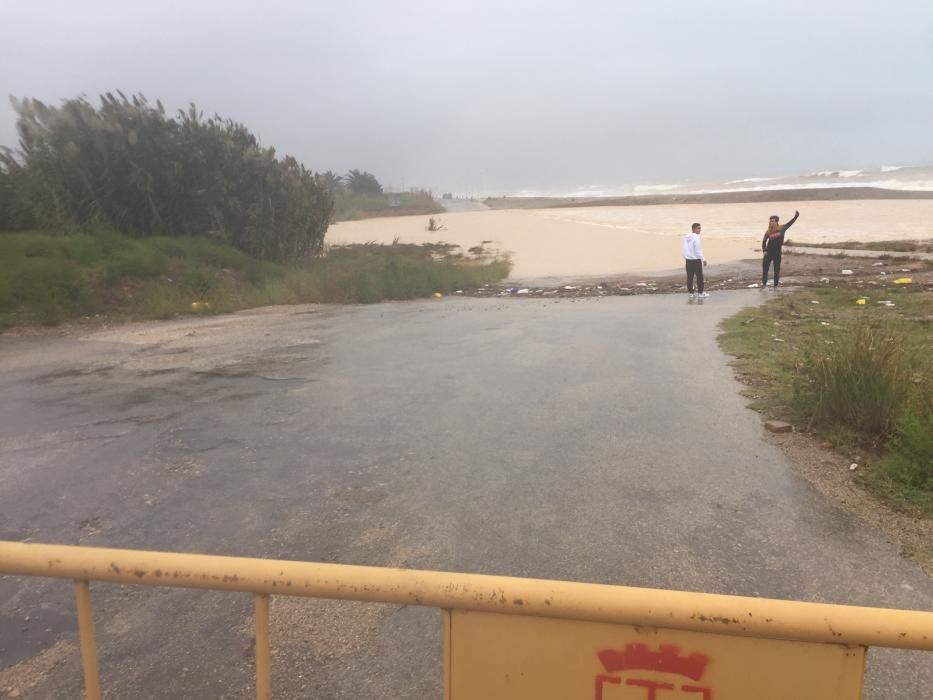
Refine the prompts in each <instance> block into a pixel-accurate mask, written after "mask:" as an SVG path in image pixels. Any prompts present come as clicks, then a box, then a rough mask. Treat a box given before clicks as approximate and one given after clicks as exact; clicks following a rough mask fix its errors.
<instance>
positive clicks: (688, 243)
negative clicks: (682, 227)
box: [684, 231, 706, 260]
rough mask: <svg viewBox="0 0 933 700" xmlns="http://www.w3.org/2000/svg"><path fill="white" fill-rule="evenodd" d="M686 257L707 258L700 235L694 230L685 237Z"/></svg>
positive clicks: (693, 258) (688, 258)
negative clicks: (704, 254) (704, 255)
mask: <svg viewBox="0 0 933 700" xmlns="http://www.w3.org/2000/svg"><path fill="white" fill-rule="evenodd" d="M684 258H685V259H686V260H705V259H706V258H704V257H703V247H702V246H701V245H700V236H699V235H698V234H696V233H694V232H693V231H691V232H690V233H688V234H687V235H686V236H685V237H684Z"/></svg>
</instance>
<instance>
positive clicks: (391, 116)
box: [0, 0, 933, 192]
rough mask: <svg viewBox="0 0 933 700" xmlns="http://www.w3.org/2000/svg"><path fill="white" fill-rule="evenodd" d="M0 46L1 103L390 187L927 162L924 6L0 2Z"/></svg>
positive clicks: (929, 18) (929, 61) (675, 177)
mask: <svg viewBox="0 0 933 700" xmlns="http://www.w3.org/2000/svg"><path fill="white" fill-rule="evenodd" d="M0 26H2V27H3V38H2V40H0V93H3V94H13V95H16V96H31V97H38V98H40V99H42V100H44V101H47V102H50V103H56V102H58V101H59V100H61V99H63V98H67V97H73V96H76V95H80V94H85V95H87V96H88V97H96V95H97V94H99V93H100V92H102V91H106V90H114V89H117V88H119V89H122V90H123V91H124V92H127V93H130V92H142V93H144V94H145V95H146V96H147V97H149V98H150V100H153V101H154V99H155V98H160V99H161V100H162V101H163V102H164V103H165V104H166V106H168V107H171V108H173V109H174V108H177V107H181V106H184V105H185V104H186V103H187V102H189V101H195V102H196V103H197V104H198V105H199V106H200V107H201V108H203V109H204V111H205V112H208V113H214V112H217V113H219V114H221V115H223V116H229V117H233V118H235V119H237V120H239V121H242V122H244V123H246V124H247V125H248V126H249V127H250V128H251V129H252V130H253V131H254V132H256V133H257V134H259V135H260V137H261V139H262V141H263V143H265V144H268V145H272V146H275V147H276V148H277V149H278V150H279V151H280V152H285V153H290V154H293V155H295V156H296V157H298V158H299V159H300V160H302V161H304V162H305V164H306V165H308V166H309V167H312V168H314V169H315V170H336V171H346V170H347V169H349V168H361V169H365V170H370V171H372V172H373V173H375V174H376V176H377V177H379V178H380V180H381V181H383V182H384V183H387V184H392V185H395V186H397V187H410V186H416V185H418V186H425V187H432V188H435V189H437V190H441V189H445V190H446V189H452V190H455V191H466V190H479V189H482V187H483V183H484V182H485V183H486V186H487V187H488V189H489V190H490V191H494V192H497V191H515V190H520V189H546V190H555V189H556V190H559V189H569V188H574V187H578V186H585V185H593V184H600V185H623V184H638V183H666V182H677V181H682V180H684V179H691V180H702V179H709V178H729V177H736V178H738V177H751V176H760V175H775V174H792V173H797V172H805V171H809V170H815V169H838V168H855V167H862V166H870V165H880V164H882V163H918V164H919V163H931V162H933V0H887V1H886V2H880V0H806V1H800V0H780V1H779V0H767V1H759V0H646V1H644V2H631V1H629V2H626V1H622V0H617V1H615V2H613V1H608V0H607V1H606V2H590V1H580V0H577V1H576V2H547V1H546V0H543V1H539V2H508V1H507V0H500V1H499V2H486V1H485V0H478V1H477V0H470V1H469V2H467V1H464V2H446V1H444V0H436V1H435V2H408V1H406V0H394V1H393V2H375V1H372V2H353V1H348V0H342V1H340V2H331V1H325V0H314V1H308V2H298V0H295V2H268V1H267V2H241V1H239V0H225V1H224V2H206V1H204V2H201V1H195V0H188V1H187V2H159V1H157V0H150V1H149V2H145V3H143V2H129V1H127V0H122V1H120V2H103V1H99V0H83V1H82V2H73V1H69V2H48V1H46V0H23V1H19V0H0ZM15 138H16V137H15V130H14V114H13V112H12V110H11V109H10V108H9V107H7V106H4V107H3V108H2V109H0V144H6V145H13V144H14V143H15Z"/></svg>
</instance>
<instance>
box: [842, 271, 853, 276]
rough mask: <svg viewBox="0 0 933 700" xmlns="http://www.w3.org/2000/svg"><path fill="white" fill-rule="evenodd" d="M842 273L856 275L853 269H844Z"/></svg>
mask: <svg viewBox="0 0 933 700" xmlns="http://www.w3.org/2000/svg"><path fill="white" fill-rule="evenodd" d="M842 274H844V275H854V274H855V273H854V272H852V270H843V271H842Z"/></svg>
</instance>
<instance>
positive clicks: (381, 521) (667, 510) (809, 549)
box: [0, 291, 933, 700]
mask: <svg viewBox="0 0 933 700" xmlns="http://www.w3.org/2000/svg"><path fill="white" fill-rule="evenodd" d="M759 298H760V295H757V294H754V293H753V292H741V291H737V292H723V293H720V294H715V295H714V296H712V297H711V298H710V299H709V300H708V301H707V303H706V304H703V305H688V304H687V303H685V299H684V297H683V296H674V295H670V296H658V297H654V296H642V297H631V298H618V297H615V298H604V299H600V298H590V299H583V300H576V301H574V300H552V301H546V300H517V299H505V300H495V299H441V300H431V301H420V302H413V303H403V304H380V305H375V306H358V307H292V308H277V309H265V310H259V311H254V312H246V313H241V314H237V315H232V316H223V317H216V318H205V319H189V320H184V321H179V322H171V323H151V324H134V325H130V326H124V327H120V328H115V329H111V330H100V331H94V332H92V333H90V334H88V335H85V336H81V337H77V336H74V335H63V336H46V337H13V336H0V396H2V397H3V399H2V401H0V538H4V539H25V538H31V539H33V540H34V541H40V542H57V543H80V544H88V545H99V546H116V547H138V548H153V549H163V548H164V549H171V550H178V551H204V552H211V553H220V554H242V555H254V556H269V557H283V558H292V559H308V560H318V561H334V562H347V563H363V564H377V565H380V564H384V565H392V566H404V567H417V568H435V569H442V570H457V571H467V572H482V573H496V574H507V575H517V576H533V577H546V578H558V579H570V580H580V581H596V582H604V583H618V584H626V585H634V586H653V587H661V588H675V589H686V590H696V591H708V592H721V593H735V594H742V595H760V596H766V597H775V598H794V599H801V600H815V601H828V602H837V603H851V604H860V605H877V606H890V607H905V608H913V609H922V610H930V609H933V585H931V580H930V579H929V578H927V577H926V576H925V575H924V574H923V573H922V572H920V571H919V570H918V569H917V568H916V567H914V566H913V565H912V564H910V563H909V562H907V561H905V560H903V559H901V558H900V557H899V556H898V555H897V553H896V549H895V547H894V546H893V545H892V544H891V543H889V542H887V541H886V540H885V538H884V536H883V535H882V534H881V533H879V532H878V531H875V530H873V529H871V528H869V527H867V526H865V525H863V524H861V523H860V522H858V521H856V520H855V519H853V517H851V516H849V515H848V514H846V513H845V512H844V511H842V510H841V509H840V508H839V507H837V506H836V505H835V504H834V503H832V502H830V501H828V500H827V499H826V498H825V497H823V496H822V495H820V494H819V493H818V492H816V491H815V490H814V489H813V488H812V487H810V486H809V484H807V483H806V482H804V481H803V480H802V479H801V478H799V477H798V476H796V475H795V473H794V472H793V470H792V468H791V466H790V465H789V464H788V462H787V461H786V460H785V458H784V457H783V455H782V454H781V453H780V451H779V450H778V449H777V448H776V447H774V446H772V445H770V444H769V443H767V442H766V441H764V440H763V439H762V432H761V423H760V418H759V416H758V415H757V414H755V413H753V412H751V411H749V410H748V409H746V408H745V402H744V400H743V399H742V398H741V397H740V395H739V386H738V384H737V383H736V381H735V380H734V379H733V376H732V372H731V370H730V369H729V367H728V366H727V364H726V358H725V357H724V356H723V355H722V354H721V353H720V352H719V350H718V348H717V346H716V341H715V336H716V333H717V324H718V322H719V320H720V319H721V318H723V317H724V316H727V315H729V314H731V313H733V312H734V311H736V310H737V309H739V308H740V307H741V306H742V305H743V304H746V303H754V302H756V301H757V300H758V299H759ZM92 591H93V595H94V600H95V606H96V615H97V621H98V622H97V624H98V633H99V637H100V648H101V669H102V677H103V683H104V686H105V688H107V689H108V690H109V694H108V697H109V698H143V697H145V698H198V699H201V698H215V697H218V698H219V697H223V698H247V697H250V696H251V693H252V680H253V677H252V669H251V658H252V657H251V654H252V650H251V642H250V629H249V627H250V605H251V601H250V599H249V597H248V596H246V595H242V594H218V593H198V592H191V591H182V590H160V589H146V588H140V587H131V586H130V587H119V586H111V585H106V584H99V585H96V586H94V587H93V588H92ZM71 595H72V593H71V587H70V584H69V583H68V582H64V581H49V580H44V579H33V580H27V579H17V578H11V577H7V578H0V669H3V670H0V697H7V696H10V695H12V694H13V693H14V691H15V692H18V693H20V695H19V696H20V697H23V698H72V697H79V696H80V688H81V676H80V668H79V662H78V657H77V653H76V647H75V634H74V630H75V620H74V616H73V602H72V598H71ZM27 618H28V619H27ZM273 634H274V639H275V646H276V650H275V657H274V673H275V684H276V689H277V695H276V697H284V698H304V697H320V698H430V697H435V698H440V697H441V684H440V679H441V669H440V616H439V614H438V613H437V612H436V611H434V610H430V609H421V608H413V607H400V606H367V605H364V604H347V603H334V602H320V601H304V600H285V599H275V600H274V602H273ZM33 683H34V684H35V685H34V687H32V688H30V687H29V685H30V684H33ZM868 686H869V692H868V697H871V698H885V699H887V698H910V699H911V700H916V699H918V698H929V697H933V655H929V654H926V655H924V654H921V653H916V652H901V651H898V652H892V651H884V650H881V651H877V650H876V651H872V652H871V654H870V658H869V679H868Z"/></svg>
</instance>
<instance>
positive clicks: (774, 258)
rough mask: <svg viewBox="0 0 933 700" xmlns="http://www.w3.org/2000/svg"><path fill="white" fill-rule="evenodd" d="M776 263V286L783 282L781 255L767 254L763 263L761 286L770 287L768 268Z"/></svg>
mask: <svg viewBox="0 0 933 700" xmlns="http://www.w3.org/2000/svg"><path fill="white" fill-rule="evenodd" d="M771 263H774V286H775V287H777V286H778V284H780V282H781V254H780V253H765V257H764V258H763V259H762V261H761V286H762V287H767V286H768V268H769V267H771Z"/></svg>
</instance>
